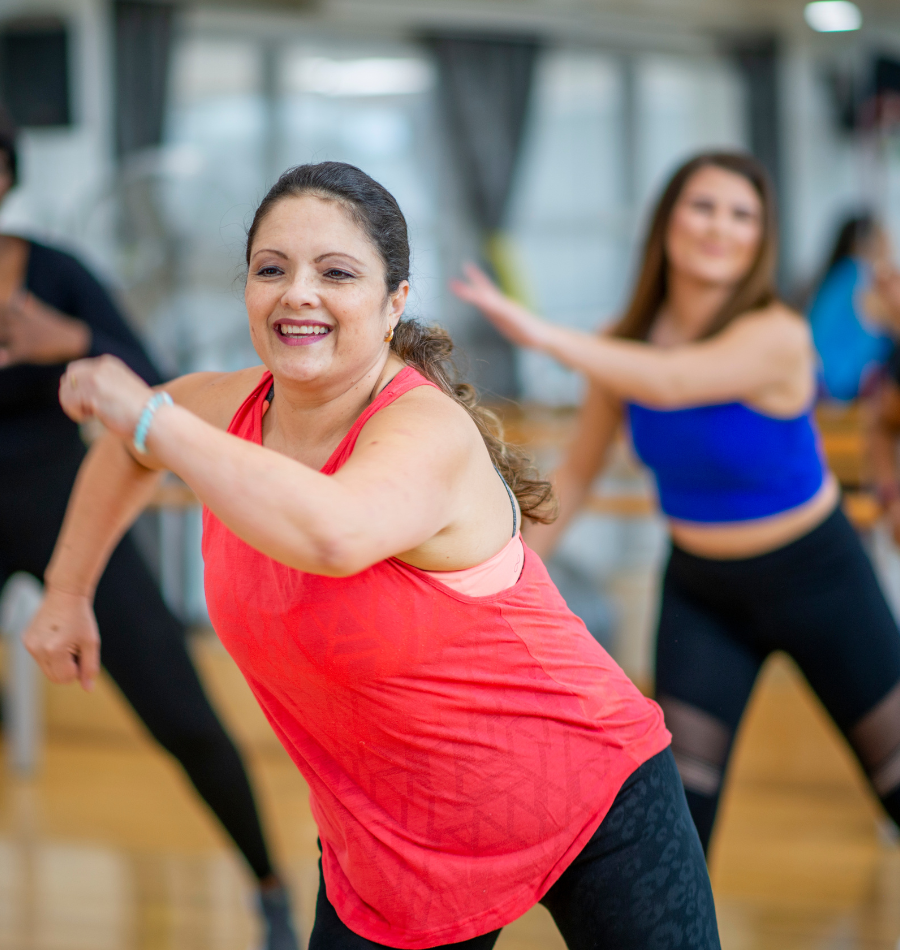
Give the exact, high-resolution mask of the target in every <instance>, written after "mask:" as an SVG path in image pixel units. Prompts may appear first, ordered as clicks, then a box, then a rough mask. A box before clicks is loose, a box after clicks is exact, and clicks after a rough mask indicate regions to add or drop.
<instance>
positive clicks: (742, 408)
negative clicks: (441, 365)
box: [453, 153, 900, 847]
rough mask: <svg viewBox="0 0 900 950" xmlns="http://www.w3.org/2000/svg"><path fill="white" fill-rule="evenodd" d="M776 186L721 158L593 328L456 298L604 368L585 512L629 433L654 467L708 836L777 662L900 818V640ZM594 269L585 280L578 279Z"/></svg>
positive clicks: (571, 510) (660, 660)
mask: <svg viewBox="0 0 900 950" xmlns="http://www.w3.org/2000/svg"><path fill="white" fill-rule="evenodd" d="M776 245H777V227H776V219H775V207H774V200H773V197H772V192H771V186H770V185H769V182H768V179H767V176H766V173H765V171H764V170H763V168H762V166H761V165H760V164H759V162H757V161H756V160H755V159H753V158H751V157H750V156H747V155H742V154H734V153H709V154H703V155H700V156H698V157H696V158H694V159H693V160H692V161H689V162H687V163H686V164H685V165H684V166H683V167H682V168H681V169H679V170H678V171H677V172H676V173H675V175H674V176H673V178H672V180H671V181H670V182H669V184H668V186H667V187H666V188H665V190H664V192H663V194H662V197H661V199H660V201H659V203H658V205H657V207H656V211H655V213H654V216H653V219H652V222H651V226H650V230H649V235H648V238H647V241H646V245H645V248H644V255H643V260H642V262H641V266H640V270H639V276H638V279H637V283H636V286H635V288H634V291H633V295H632V298H631V301H630V303H629V305H628V307H627V309H626V311H625V314H624V316H623V317H622V318H621V319H620V320H619V321H618V322H617V323H616V324H615V325H614V326H613V327H612V328H611V329H610V330H608V331H605V332H603V333H601V334H600V335H597V336H595V335H591V334H586V333H582V332H578V331H575V330H571V329H568V328H565V327H561V326H555V325H553V324H550V323H547V322H545V321H544V320H541V319H539V318H538V317H536V316H534V315H533V314H531V313H529V312H528V311H526V310H525V309H524V308H522V307H521V306H519V305H518V304H516V303H515V302H513V301H511V300H509V299H507V298H506V297H504V296H503V295H502V294H501V293H500V291H499V290H498V289H497V288H496V287H494V286H493V284H492V283H491V282H490V281H489V280H488V279H487V277H486V276H485V275H484V274H482V273H481V272H480V271H478V270H477V269H476V268H474V267H471V268H469V270H468V272H467V277H466V279H465V280H459V281H456V282H454V285H453V287H454V289H455V291H456V293H457V294H458V295H459V296H460V297H461V298H462V299H463V300H466V301H468V302H469V303H471V304H473V305H475V306H476V307H479V308H480V309H481V310H482V312H483V313H484V314H485V315H486V316H487V317H488V318H489V319H490V320H491V321H492V322H493V323H494V324H495V325H496V326H497V327H498V328H499V329H500V330H501V331H502V332H504V333H505V334H506V335H507V336H508V337H509V339H510V340H512V341H513V342H515V343H518V344H519V345H520V346H527V347H530V348H533V349H536V350H539V351H541V352H544V353H547V354H549V355H551V356H553V357H555V358H556V359H557V360H559V361H560V362H561V363H563V364H564V365H566V366H569V367H571V368H573V369H575V370H578V371H579V372H581V373H583V374H585V375H586V376H587V377H588V380H589V382H590V386H589V391H588V395H587V398H586V400H585V403H584V405H583V407H582V410H581V417H580V423H579V426H578V430H577V434H576V436H575V438H574V440H573V443H572V447H571V449H570V451H569V454H568V456H567V458H566V459H565V460H564V461H563V463H562V465H561V467H560V468H559V469H558V470H557V472H556V475H555V486H556V489H557V492H558V494H559V500H560V511H561V515H560V518H559V519H558V521H556V522H555V523H554V524H553V525H550V526H538V525H536V526H533V527H531V528H530V529H529V531H528V542H529V544H531V545H532V546H533V547H534V548H535V550H537V551H538V552H539V553H540V554H541V555H542V556H546V555H547V554H548V553H549V552H550V551H551V550H552V549H553V547H554V545H555V544H556V542H557V540H558V539H559V537H560V535H561V533H562V531H563V530H564V528H565V526H566V525H567V524H568V523H569V522H570V521H571V519H572V517H573V516H574V515H575V514H576V513H577V511H578V510H579V508H580V507H581V505H582V502H583V501H584V499H585V496H586V494H587V492H588V490H589V489H590V486H591V484H592V483H593V481H594V479H595V477H596V475H597V474H598V472H599V471H600V470H601V469H602V467H603V465H604V459H605V458H606V454H607V450H608V448H609V446H610V444H611V442H612V440H613V438H614V436H615V434H616V432H617V430H618V429H619V428H620V426H622V425H623V423H624V424H627V425H628V426H629V428H630V432H631V439H632V442H633V444H634V447H635V449H636V451H637V453H638V455H639V456H640V457H641V459H642V460H643V461H644V462H645V464H647V466H648V467H649V468H650V469H651V470H652V471H653V473H654V475H655V478H656V483H657V489H658V495H659V502H660V506H661V508H662V510H663V512H664V514H665V515H666V516H667V519H668V527H669V532H670V534H671V539H672V549H671V553H670V556H669V560H668V565H667V567H666V569H665V577H664V582H663V590H662V603H661V609H660V617H659V627H658V639H657V648H656V649H657V652H656V694H657V698H658V701H659V703H660V705H661V706H662V708H663V710H664V713H665V717H666V724H667V725H668V727H669V730H670V731H671V733H672V737H673V738H672V749H673V752H674V754H675V758H676V761H677V763H678V766H679V770H680V772H681V777H682V780H683V782H684V787H685V790H686V792H687V798H688V803H689V805H690V808H691V813H692V815H693V818H694V821H695V823H696V826H697V829H698V831H699V833H700V838H701V840H702V842H703V844H704V847H708V845H709V841H710V838H711V835H712V830H713V823H714V819H715V815H716V809H717V807H718V803H719V797H720V794H721V790H722V782H723V777H724V774H725V771H726V767H727V764H728V760H729V755H730V753H731V749H732V744H733V740H734V736H735V733H736V731H737V728H738V725H739V723H740V720H741V717H742V715H743V712H744V708H745V706H746V703H747V700H748V698H749V696H750V692H751V690H752V688H753V684H754V682H755V680H756V677H757V675H758V673H759V670H760V668H761V666H762V664H763V662H764V661H765V659H766V657H767V656H768V655H769V654H770V653H772V652H773V651H775V650H783V651H785V652H786V653H788V654H789V655H790V656H791V657H793V659H794V660H795V661H796V662H797V664H798V666H799V667H800V669H801V670H802V671H803V673H804V675H805V676H806V678H807V679H808V681H809V683H810V685H811V686H812V688H813V689H814V691H815V692H816V693H817V695H818V696H819V698H820V699H821V700H822V703H823V704H824V706H825V708H826V709H827V710H828V712H829V713H830V714H831V716H832V717H833V718H834V720H835V722H836V723H837V725H838V726H839V728H840V729H841V731H842V732H843V734H844V736H845V737H846V738H847V740H848V741H849V742H850V744H851V746H852V748H853V751H854V752H855V753H856V755H857V756H858V758H859V759H860V761H861V763H862V765H863V768H864V769H865V772H866V775H867V776H868V778H869V781H870V782H871V783H872V786H873V788H874V790H875V792H876V794H877V795H878V796H879V798H880V799H881V801H882V804H883V805H884V807H885V809H886V810H887V812H888V813H889V815H890V816H891V817H892V818H893V819H894V821H895V822H896V821H898V820H900V636H898V631H897V627H896V625H895V623H894V620H893V617H892V616H891V612H890V610H889V609H888V606H887V604H886V602H885V599H884V596H883V594H882V592H881V589H880V588H879V586H878V583H877V581H876V579H875V575H874V573H873V570H872V567H871V565H870V564H869V561H868V559H867V557H866V555H865V553H864V552H863V549H862V547H861V545H860V542H859V540H858V538H857V536H856V534H855V532H854V531H853V528H852V527H851V525H850V524H849V523H848V521H847V519H846V518H845V516H844V514H843V512H842V511H841V508H840V504H839V490H838V486H837V482H836V480H835V478H834V476H833V475H832V474H831V473H830V472H829V471H828V468H827V466H826V464H825V462H824V460H823V458H822V455H821V450H820V445H819V438H818V433H817V432H816V428H815V424H814V421H813V417H812V415H811V407H812V403H813V400H814V397H815V386H816V384H815V363H816V356H815V350H814V348H813V344H812V339H811V335H810V329H809V325H808V323H807V322H806V321H805V320H804V319H803V318H802V317H800V316H799V315H798V314H797V313H794V312H792V311H790V310H789V309H788V308H787V307H786V306H784V305H783V304H782V303H781V302H780V301H779V300H778V297H777V294H776V291H775V286H774V272H775V264H776V259H777V248H776ZM576 273H577V271H576Z"/></svg>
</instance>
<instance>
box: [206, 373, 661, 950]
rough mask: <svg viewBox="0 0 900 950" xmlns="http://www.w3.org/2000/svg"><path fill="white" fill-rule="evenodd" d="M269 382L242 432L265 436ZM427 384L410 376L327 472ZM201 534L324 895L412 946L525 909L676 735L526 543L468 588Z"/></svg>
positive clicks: (216, 607) (212, 582) (240, 418)
mask: <svg viewBox="0 0 900 950" xmlns="http://www.w3.org/2000/svg"><path fill="white" fill-rule="evenodd" d="M271 379H272V377H271V375H270V374H269V373H266V374H265V375H264V376H263V378H262V380H261V381H260V383H259V385H258V386H257V387H256V389H255V390H254V391H253V392H252V393H251V394H250V396H248V397H247V399H246V401H245V402H244V404H243V405H242V406H241V408H240V409H239V410H238V412H237V414H236V415H235V417H234V419H233V420H232V422H231V425H230V426H229V430H228V431H229V432H231V433H233V434H234V435H237V436H240V437H241V438H244V439H247V440H249V441H252V442H256V443H260V442H261V438H262V410H263V402H264V400H265V396H266V392H267V390H268V388H269V386H270V385H271ZM422 385H428V382H427V380H425V379H424V377H422V376H421V375H420V374H419V373H418V372H416V371H415V370H414V369H412V368H405V369H403V370H401V372H400V373H398V374H397V375H396V376H395V377H394V379H393V380H391V382H390V383H388V385H387V386H386V387H385V388H384V389H383V390H382V392H381V393H380V394H379V395H378V396H377V397H376V398H375V399H374V400H373V402H372V403H371V405H370V406H369V407H368V408H367V409H366V410H365V411H364V412H363V413H362V415H361V416H360V417H359V418H358V419H357V420H356V423H355V424H354V425H353V427H352V428H351V429H350V431H349V432H348V433H347V435H346V437H345V438H344V440H343V441H342V442H341V444H340V445H339V446H338V448H337V449H336V450H335V452H334V454H333V455H332V456H331V458H330V459H329V460H328V462H327V463H326V464H325V467H324V468H323V469H322V472H323V473H324V474H326V475H330V474H332V473H334V472H336V471H337V470H338V469H339V468H340V467H341V466H342V465H343V464H344V463H345V462H346V461H347V459H348V458H349V457H350V455H351V453H352V452H353V448H354V445H355V444H356V440H357V438H358V436H359V433H360V431H361V430H362V428H363V426H364V425H365V424H366V422H367V421H368V420H369V419H370V418H371V417H372V416H373V415H374V414H375V413H376V412H378V411H379V410H380V409H383V408H384V407H385V406H388V405H390V404H391V403H392V402H393V401H394V400H395V399H398V398H399V397H401V396H402V395H403V394H404V393H406V392H408V391H409V390H410V389H413V388H415V387H417V386H422ZM203 527H204V531H203V555H204V559H205V563H206V596H207V601H208V605H209V614H210V617H211V618H212V622H213V626H214V627H215V629H216V631H217V633H218V634H219V636H220V638H221V640H222V642H223V643H224V645H225V647H226V648H227V649H228V651H229V653H230V654H231V655H232V657H233V658H234V660H235V662H236V663H237V664H238V666H239V667H240V669H241V671H242V672H243V674H244V676H245V677H246V679H247V682H248V683H249V684H250V687H251V688H252V690H253V692H254V693H255V695H256V698H257V700H258V701H259V704H260V706H262V709H263V711H264V712H265V714H266V716H267V717H268V720H269V722H270V723H271V724H272V728H273V729H274V730H275V732H276V734H277V735H278V737H279V739H280V740H281V742H282V744H283V745H284V747H285V749H287V751H288V753H289V754H290V755H291V757H292V758H293V760H294V762H295V763H296V764H297V767H298V768H299V769H300V771H301V772H302V773H303V775H304V777H305V778H306V780H307V782H308V783H309V787H310V803H311V806H312V811H313V815H314V817H315V820H316V822H317V824H318V827H319V834H320V837H321V842H322V866H323V871H324V875H325V885H326V889H327V893H328V897H329V899H330V901H331V903H332V904H333V905H334V907H335V909H336V910H337V913H338V915H339V916H340V918H341V920H343V922H344V923H345V924H346V925H347V926H348V927H349V928H350V929H351V930H353V931H355V932H356V933H357V934H359V935H360V936H362V937H365V938H367V939H369V940H373V941H375V942H377V943H384V944H387V945H388V946H391V947H400V948H410V950H413V948H423V947H433V946H435V945H439V944H444V943H453V942H456V941H461V940H467V939H469V938H470V937H474V936H476V935H478V934H482V933H487V932H488V931H491V930H494V929H496V928H498V927H502V926H503V925H504V924H507V923H509V922H510V921H512V920H514V919H515V918H516V917H518V916H519V915H521V914H522V913H524V912H525V911H526V910H527V909H528V908H529V907H531V906H532V905H533V904H534V903H536V902H537V901H538V900H539V899H540V898H541V897H542V896H543V895H544V893H545V892H546V891H547V890H548V889H549V887H550V886H551V885H552V884H553V883H554V881H556V879H557V878H558V877H559V876H560V875H561V874H562V872H563V871H564V870H565V869H566V867H567V866H568V865H569V864H570V863H571V862H572V860H573V859H574V858H575V857H576V856H577V854H578V853H579V851H580V850H581V849H582V848H583V847H584V845H585V844H586V843H587V841H588V839H589V838H590V837H591V835H592V834H593V833H594V831H595V830H596V829H597V827H598V826H599V824H600V822H601V821H602V820H603V817H604V815H605V814H606V812H607V811H608V810H609V807H610V805H611V804H612V801H613V799H614V798H615V796H616V794H617V792H618V791H619V788H620V787H621V786H622V783H623V782H624V781H625V779H626V778H627V777H628V776H629V775H630V774H631V773H632V772H633V771H634V770H635V769H636V768H637V767H638V766H639V765H641V764H642V763H643V762H645V761H646V760H647V759H649V758H650V757H651V756H653V755H655V754H656V753H657V752H660V751H662V750H663V749H664V748H666V746H667V745H668V744H669V740H670V736H669V733H668V732H667V731H666V728H665V726H664V724H663V717H662V713H661V711H660V709H659V707H658V706H657V705H656V704H655V703H653V702H651V701H650V700H649V699H646V698H645V697H643V696H642V695H641V694H640V693H639V692H638V690H637V689H636V688H635V687H634V685H633V684H632V683H631V681H630V680H629V679H628V678H627V677H626V676H625V674H624V673H623V672H622V671H621V670H620V669H619V667H618V666H617V665H616V664H615V663H614V662H613V660H612V659H611V658H610V657H609V655H608V654H607V653H606V652H605V651H604V650H603V649H602V647H600V645H599V644H598V643H597V642H596V641H595V640H594V639H593V638H592V637H591V635H590V634H589V633H588V632H587V630H586V629H585V626H584V624H583V623H582V622H581V620H579V619H578V618H577V617H576V616H575V615H574V614H572V613H571V611H570V610H569V609H568V608H567V607H566V604H565V602H564V601H563V599H562V597H561V596H560V595H559V593H558V592H557V590H556V588H555V587H554V585H553V582H552V581H551V580H550V578H549V576H548V574H547V571H546V570H545V568H544V565H543V564H542V563H541V561H540V559H539V558H538V557H537V555H535V554H534V552H533V551H530V550H528V549H527V548H526V552H525V564H524V567H523V568H522V573H521V576H520V577H519V580H518V582H517V583H516V584H514V585H513V586H512V587H510V588H508V589H506V590H503V591H501V592H500V593H498V594H493V595H490V596H487V597H468V596H466V595H465V594H461V593H457V592H455V591H453V590H451V589H450V588H448V587H446V586H444V585H443V584H441V583H440V582H439V581H437V580H434V579H433V578H431V577H429V575H428V573H427V572H426V571H422V570H418V569H417V568H415V567H411V566H410V565H408V564H404V563H403V562H402V561H399V560H397V559H396V558H388V559H387V560H385V561H381V562H380V563H378V564H374V565H373V566H372V567H370V568H367V569H366V570H364V571H362V572H360V573H359V574H356V575H354V576H352V577H341V578H333V577H321V576H319V575H316V574H305V573H303V572H301V571H298V570H295V569H293V568H290V567H285V566H284V565H283V564H280V563H278V562H277V561H274V560H272V559H271V558H269V557H266V556H265V555H264V554H261V553H259V552H258V551H256V550H254V549H253V548H251V547H250V546H249V545H247V544H245V543H244V542H243V541H241V540H240V539H239V538H238V537H236V536H235V535H234V534H232V533H231V531H229V530H228V528H226V527H225V526H224V525H223V524H222V523H221V522H220V521H219V520H218V519H217V518H216V517H215V515H213V514H212V513H211V512H209V511H208V510H206V509H204V512H203Z"/></svg>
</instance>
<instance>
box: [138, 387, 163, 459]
mask: <svg viewBox="0 0 900 950" xmlns="http://www.w3.org/2000/svg"><path fill="white" fill-rule="evenodd" d="M171 405H172V397H171V396H170V395H169V394H168V393H167V392H158V393H154V394H153V395H152V396H151V397H150V398H149V399H148V400H147V405H146V406H144V408H143V410H142V412H141V415H140V418H139V419H138V422H137V425H136V426H135V427H134V438H133V439H132V442H133V443H134V447H135V448H136V449H137V450H138V452H140V453H141V455H146V454H147V433H148V432H149V431H150V423H151V422H153V417H154V416H155V415H156V410H157V409H159V408H160V406H171Z"/></svg>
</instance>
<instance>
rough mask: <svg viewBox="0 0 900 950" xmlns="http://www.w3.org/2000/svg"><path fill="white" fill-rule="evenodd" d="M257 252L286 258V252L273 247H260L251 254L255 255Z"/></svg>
mask: <svg viewBox="0 0 900 950" xmlns="http://www.w3.org/2000/svg"><path fill="white" fill-rule="evenodd" d="M257 254H275V255H276V256H277V257H283V258H284V259H285V260H287V254H285V253H284V251H279V250H278V249H277V248H274V247H261V248H260V249H259V250H258V251H254V252H253V256H254V257H256V255H257Z"/></svg>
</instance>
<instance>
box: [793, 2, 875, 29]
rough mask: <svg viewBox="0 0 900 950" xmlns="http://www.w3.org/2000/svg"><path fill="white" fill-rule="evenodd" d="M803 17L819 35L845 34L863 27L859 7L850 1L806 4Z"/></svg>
mask: <svg viewBox="0 0 900 950" xmlns="http://www.w3.org/2000/svg"><path fill="white" fill-rule="evenodd" d="M803 16H804V18H805V19H806V22H807V23H808V24H809V25H810V26H811V27H812V28H813V29H814V30H815V31H816V32H818V33H844V32H846V31H847V30H858V29H859V28H860V27H861V26H862V14H861V13H860V12H859V7H858V6H857V5H856V4H855V3H850V2H849V0H815V2H813V3H807V4H806V7H805V8H804V10H803Z"/></svg>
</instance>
